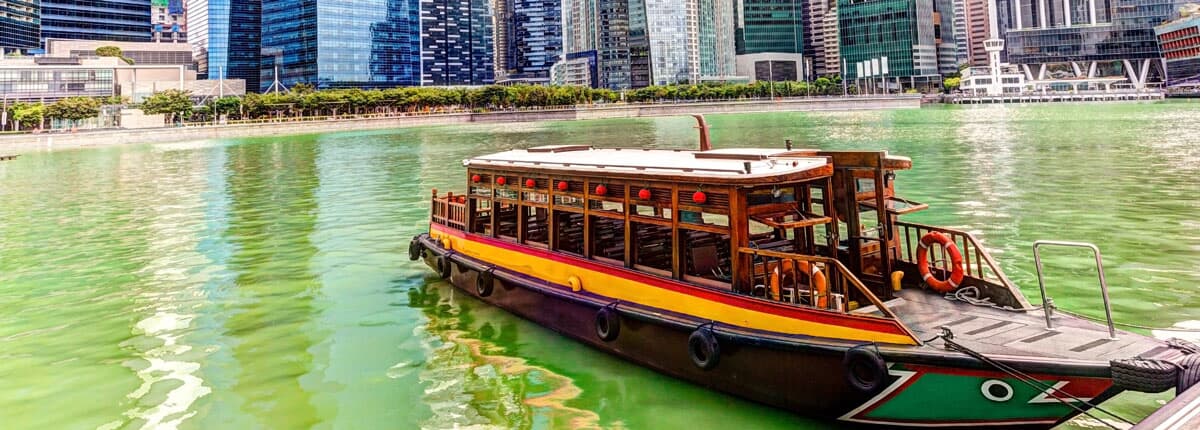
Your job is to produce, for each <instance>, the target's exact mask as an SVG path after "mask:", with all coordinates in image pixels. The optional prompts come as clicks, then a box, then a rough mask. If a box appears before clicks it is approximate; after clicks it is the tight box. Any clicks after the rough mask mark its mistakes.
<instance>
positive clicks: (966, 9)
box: [960, 0, 991, 66]
mask: <svg viewBox="0 0 1200 430" xmlns="http://www.w3.org/2000/svg"><path fill="white" fill-rule="evenodd" d="M961 3H962V4H963V17H964V20H963V21H964V24H965V25H964V29H963V32H962V36H961V37H960V39H961V41H960V45H963V46H965V48H966V49H965V54H966V62H967V64H970V65H972V66H985V65H987V64H988V54H987V51H986V50H984V49H983V41H985V40H987V39H988V38H989V37H990V36H989V32H990V31H991V30H990V24H989V23H988V1H987V0H961Z"/></svg>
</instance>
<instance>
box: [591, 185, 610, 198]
mask: <svg viewBox="0 0 1200 430" xmlns="http://www.w3.org/2000/svg"><path fill="white" fill-rule="evenodd" d="M592 194H595V195H597V196H603V195H605V194H608V187H606V186H604V184H600V185H597V186H596V192H594V193H592Z"/></svg>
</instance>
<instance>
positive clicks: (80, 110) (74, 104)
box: [46, 97, 100, 126]
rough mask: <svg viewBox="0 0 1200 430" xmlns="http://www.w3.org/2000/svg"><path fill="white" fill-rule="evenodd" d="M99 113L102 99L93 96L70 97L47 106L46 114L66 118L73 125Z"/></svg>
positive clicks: (51, 116)
mask: <svg viewBox="0 0 1200 430" xmlns="http://www.w3.org/2000/svg"><path fill="white" fill-rule="evenodd" d="M97 115H100V100H99V99H94V98H91V97H68V98H65V99H62V100H59V101H57V102H54V104H52V105H50V106H47V107H46V116H48V117H50V118H57V119H61V120H66V121H67V122H68V123H70V124H71V126H74V125H75V124H76V123H77V122H78V121H81V120H85V119H88V118H95V117H96V116H97Z"/></svg>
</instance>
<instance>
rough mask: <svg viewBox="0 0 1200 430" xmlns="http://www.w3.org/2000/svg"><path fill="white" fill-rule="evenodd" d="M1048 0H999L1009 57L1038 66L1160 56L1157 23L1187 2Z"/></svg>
mask: <svg viewBox="0 0 1200 430" xmlns="http://www.w3.org/2000/svg"><path fill="white" fill-rule="evenodd" d="M1046 1H1048V0H997V2H998V4H997V9H996V10H997V12H998V14H999V16H998V20H999V23H1000V24H999V26H1000V29H1001V30H1002V32H1003V34H1004V38H1005V40H1006V43H1005V45H1006V46H1005V54H1006V55H1005V56H1006V58H1007V60H1008V61H1010V62H1013V63H1018V64H1038V63H1057V62H1067V61H1109V60H1134V59H1147V58H1160V57H1161V56H1162V55H1161V53H1160V52H1159V49H1158V43H1157V41H1156V40H1155V38H1154V29H1153V27H1154V26H1155V25H1157V24H1160V23H1162V22H1163V21H1166V20H1168V19H1169V18H1170V17H1171V16H1172V14H1173V13H1174V12H1175V10H1176V8H1177V7H1178V6H1180V5H1182V4H1183V3H1186V1H1182V0H1086V1H1082V0H1072V3H1071V6H1070V8H1066V9H1064V7H1063V5H1062V2H1056V1H1049V2H1048V3H1046V4H1045V5H1043V4H1042V3H1041V2H1046ZM1053 4H1057V6H1053ZM1043 6H1045V7H1044V9H1045V11H1046V13H1045V15H1044V16H1043V15H1042V14H1041V10H1042V9H1043ZM1093 11H1094V12H1095V20H1094V21H1093V20H1092V13H1093ZM1068 12H1070V13H1068ZM1093 22H1094V24H1093Z"/></svg>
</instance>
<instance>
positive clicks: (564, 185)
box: [558, 181, 571, 191]
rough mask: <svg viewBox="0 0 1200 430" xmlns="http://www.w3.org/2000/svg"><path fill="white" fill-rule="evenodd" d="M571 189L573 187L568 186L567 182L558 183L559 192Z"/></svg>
mask: <svg viewBox="0 0 1200 430" xmlns="http://www.w3.org/2000/svg"><path fill="white" fill-rule="evenodd" d="M570 187H571V185H570V184H568V183H567V181H558V190H559V191H566V190H567V188H570Z"/></svg>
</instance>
